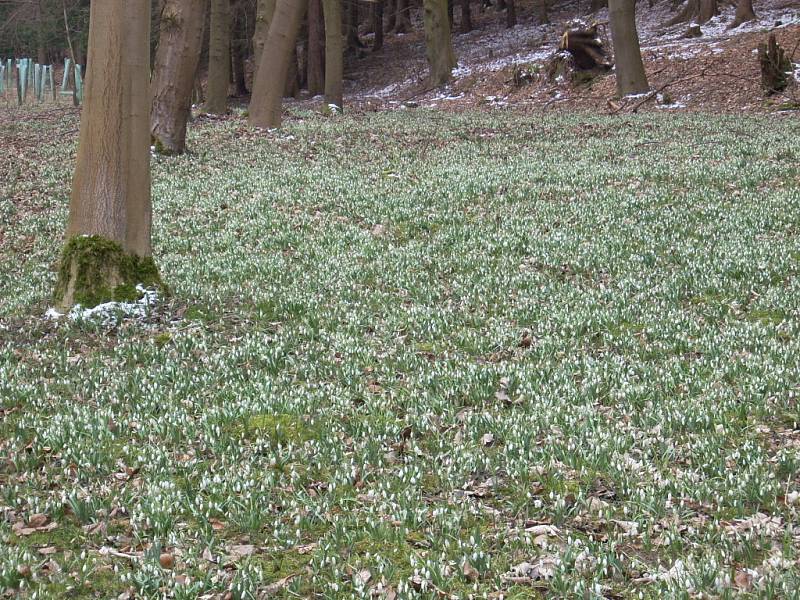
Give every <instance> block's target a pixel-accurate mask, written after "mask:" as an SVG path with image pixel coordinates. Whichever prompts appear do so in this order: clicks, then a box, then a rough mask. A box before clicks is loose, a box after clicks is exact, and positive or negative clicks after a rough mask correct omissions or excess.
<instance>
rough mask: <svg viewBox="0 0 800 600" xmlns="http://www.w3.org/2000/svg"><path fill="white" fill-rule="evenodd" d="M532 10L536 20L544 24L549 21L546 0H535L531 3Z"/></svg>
mask: <svg viewBox="0 0 800 600" xmlns="http://www.w3.org/2000/svg"><path fill="white" fill-rule="evenodd" d="M533 12H534V15H536V22H537V23H540V24H542V25H543V24H545V23H549V22H550V17H549V15H548V14H547V0H536V2H534V4H533Z"/></svg>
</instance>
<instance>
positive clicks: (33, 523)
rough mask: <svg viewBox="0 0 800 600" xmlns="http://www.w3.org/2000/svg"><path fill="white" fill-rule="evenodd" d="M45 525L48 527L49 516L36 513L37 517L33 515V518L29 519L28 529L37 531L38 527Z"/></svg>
mask: <svg viewBox="0 0 800 600" xmlns="http://www.w3.org/2000/svg"><path fill="white" fill-rule="evenodd" d="M45 525H47V515H45V514H44V513H36V514H35V515H31V518H30V519H28V527H33V528H34V529H36V528H37V527H44V526H45Z"/></svg>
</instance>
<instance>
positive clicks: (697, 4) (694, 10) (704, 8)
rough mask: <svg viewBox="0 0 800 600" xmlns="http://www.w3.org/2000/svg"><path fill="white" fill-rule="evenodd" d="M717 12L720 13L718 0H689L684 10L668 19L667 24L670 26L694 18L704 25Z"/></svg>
mask: <svg viewBox="0 0 800 600" xmlns="http://www.w3.org/2000/svg"><path fill="white" fill-rule="evenodd" d="M717 14H719V10H718V8H717V0H689V1H688V2H687V3H686V6H684V8H683V10H682V11H681V12H679V13H678V14H677V15H675V16H674V17H673V18H672V19H670V20H669V21H667V23H666V25H667V26H668V27H669V26H672V25H676V24H678V23H686V22H688V21H692V20H695V21H697V22H698V23H699V24H700V25H702V24H703V23H707V22H708V21H710V20H711V19H712V18H713V17H714V16H716V15H717Z"/></svg>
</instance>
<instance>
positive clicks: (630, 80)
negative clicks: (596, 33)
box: [608, 0, 649, 96]
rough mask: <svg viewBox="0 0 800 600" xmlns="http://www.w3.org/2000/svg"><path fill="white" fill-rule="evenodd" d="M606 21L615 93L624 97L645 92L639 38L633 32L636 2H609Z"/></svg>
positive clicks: (611, 0)
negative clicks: (615, 77)
mask: <svg viewBox="0 0 800 600" xmlns="http://www.w3.org/2000/svg"><path fill="white" fill-rule="evenodd" d="M608 20H609V23H610V25H611V40H612V42H613V43H614V60H615V63H616V75H617V93H618V94H619V95H620V96H627V95H628V94H640V93H643V92H646V91H648V89H649V87H648V85H647V75H646V74H645V72H644V63H642V52H641V50H640V49H639V34H638V33H637V31H636V0H609V2H608Z"/></svg>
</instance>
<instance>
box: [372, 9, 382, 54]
mask: <svg viewBox="0 0 800 600" xmlns="http://www.w3.org/2000/svg"><path fill="white" fill-rule="evenodd" d="M383 3H384V0H377V2H375V6H374V7H373V9H372V30H373V32H374V33H375V39H374V41H373V42H372V51H373V52H377V51H378V50H380V49H381V48H383Z"/></svg>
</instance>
